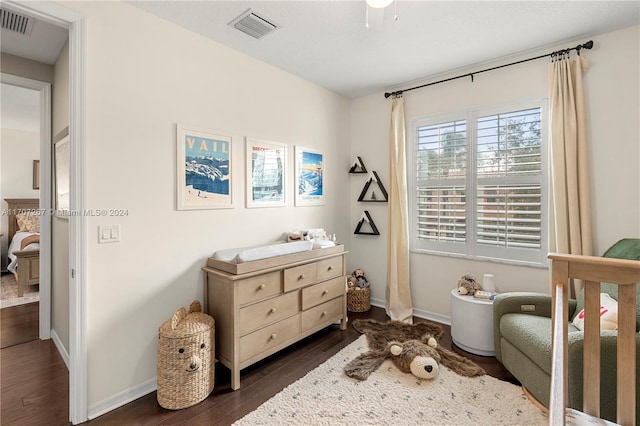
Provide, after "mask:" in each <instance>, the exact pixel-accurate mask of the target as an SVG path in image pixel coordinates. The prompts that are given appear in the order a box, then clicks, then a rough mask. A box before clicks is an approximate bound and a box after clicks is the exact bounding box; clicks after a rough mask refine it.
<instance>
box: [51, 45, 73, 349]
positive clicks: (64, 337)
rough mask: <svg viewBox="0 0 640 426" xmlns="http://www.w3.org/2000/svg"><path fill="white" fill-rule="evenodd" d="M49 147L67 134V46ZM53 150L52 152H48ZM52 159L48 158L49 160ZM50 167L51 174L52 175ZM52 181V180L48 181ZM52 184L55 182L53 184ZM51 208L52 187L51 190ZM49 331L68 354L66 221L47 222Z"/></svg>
mask: <svg viewBox="0 0 640 426" xmlns="http://www.w3.org/2000/svg"><path fill="white" fill-rule="evenodd" d="M51 98H52V99H51V103H52V107H51V135H52V141H51V142H52V144H55V143H56V142H58V141H59V140H60V139H61V136H62V137H64V135H66V134H68V126H69V43H68V42H67V43H66V44H65V46H64V47H63V48H62V50H61V51H60V55H58V58H57V59H56V62H55V64H54V66H53V85H52V96H51ZM52 149H53V148H52ZM54 158H55V155H52V159H54ZM54 169H55V168H54V167H51V170H52V171H54ZM51 178H52V179H53V176H52V177H51ZM54 182H55V180H54ZM51 188H52V190H53V194H52V196H51V200H53V205H54V207H55V197H56V195H55V188H56V187H55V183H54V184H53V185H52V186H51ZM51 245H52V247H51V329H52V330H54V331H55V332H56V335H57V336H58V338H59V339H60V343H61V344H62V345H63V346H64V348H65V350H66V352H67V353H69V349H70V348H69V221H68V220H67V219H63V218H60V217H57V216H53V217H52V219H51Z"/></svg>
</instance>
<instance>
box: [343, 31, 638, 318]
mask: <svg viewBox="0 0 640 426" xmlns="http://www.w3.org/2000/svg"><path fill="white" fill-rule="evenodd" d="M589 39H590V37H588V36H587V37H583V38H582V39H580V40H577V41H576V42H575V43H574V42H568V43H562V44H559V45H558V46H556V47H551V48H548V49H545V50H543V51H540V52H529V54H527V55H523V56H522V57H519V58H509V59H508V60H507V59H505V60H500V61H496V62H495V63H490V64H484V66H482V67H475V68H473V69H469V70H457V71H456V72H453V73H451V74H449V75H442V76H438V78H434V79H433V80H431V81H436V80H440V79H443V78H448V77H452V76H456V75H461V74H465V73H466V72H471V71H475V70H478V69H482V68H489V67H491V66H496V65H501V64H504V63H508V62H512V61H516V60H519V59H525V58H528V57H533V56H537V55H539V54H544V53H548V52H551V51H553V50H556V49H559V48H565V47H567V46H575V45H576V44H577V43H578V42H584V41H587V40H589ZM593 40H594V42H595V46H594V48H593V50H591V51H584V53H583V55H584V56H585V57H586V58H587V59H588V60H589V62H590V66H589V69H588V71H587V72H586V75H585V85H586V92H587V93H586V96H587V98H586V103H587V131H588V137H589V156H590V159H591V160H590V161H591V164H592V166H591V167H592V174H591V176H592V186H593V187H592V194H593V215H594V224H593V230H594V244H595V247H594V249H595V254H602V253H603V252H604V250H606V248H607V247H609V246H610V245H611V244H613V243H614V242H615V241H617V240H618V239H620V238H623V237H636V238H638V237H640V171H639V170H640V168H639V167H638V164H639V160H640V143H639V129H638V117H639V116H640V112H639V93H640V90H639V84H638V81H639V79H640V67H639V63H638V52H639V50H640V49H639V28H638V27H631V28H627V29H624V30H620V31H616V32H612V33H607V34H602V35H594V36H593ZM548 63H549V61H548V60H538V61H532V62H528V63H524V64H520V65H516V66H513V67H509V68H506V69H502V70H496V71H492V72H488V73H484V74H481V75H476V76H475V82H473V83H472V82H471V81H470V79H460V80H456V81H452V82H448V83H443V84H439V85H435V86H431V87H428V88H423V89H418V90H415V91H412V92H408V93H406V94H405V96H404V98H405V112H406V116H407V132H408V141H407V142H408V144H409V145H410V144H411V140H410V127H409V126H410V123H411V120H412V119H413V118H418V117H427V116H432V115H437V114H441V113H446V112H452V111H457V110H462V109H466V108H471V107H474V106H483V105H494V104H502V103H507V102H510V101H517V100H520V99H523V98H546V97H547V66H548ZM428 82H429V81H425V82H420V83H417V84H415V85H418V84H423V83H428ZM410 86H414V84H412V85H410ZM408 87H409V86H408ZM390 108H391V100H387V99H385V98H384V97H383V94H382V93H379V94H375V95H372V96H367V97H362V98H359V99H355V100H353V101H352V103H351V117H352V121H351V145H350V149H351V155H350V158H351V159H353V158H355V156H356V155H360V156H361V157H362V158H363V160H364V162H365V165H366V167H367V169H370V170H376V171H378V174H379V175H380V178H381V179H382V181H383V183H386V182H388V181H389V173H388V164H387V163H388V154H387V150H388V148H387V147H388V134H389V122H390ZM352 176H353V177H352V178H351V202H350V204H351V226H352V228H355V224H356V223H357V221H358V219H359V218H360V215H361V214H362V210H365V209H368V210H369V211H370V212H371V214H372V216H373V219H374V221H375V223H376V225H377V227H378V228H379V230H380V232H381V236H379V237H370V236H358V235H354V236H352V237H351V254H350V256H349V258H348V262H349V265H350V269H354V268H355V267H360V268H363V269H364V270H365V272H366V273H367V276H368V278H369V280H370V281H371V282H372V298H373V299H375V301H376V302H378V303H384V297H385V281H386V236H387V235H388V234H387V210H386V204H385V205H378V204H377V203H375V204H374V203H366V204H364V203H358V202H357V201H356V200H357V198H358V195H359V194H360V191H361V189H362V185H363V184H364V180H365V178H364V177H360V176H365V175H352ZM487 272H491V273H493V274H494V275H495V279H496V285H497V287H498V289H499V290H500V291H502V292H506V291H541V292H548V289H549V284H548V271H547V270H546V269H542V268H531V267H518V266H511V265H505V264H498V263H488V262H477V261H469V260H462V259H455V258H450V257H442V256H432V255H425V254H419V253H412V254H411V291H412V296H413V304H414V308H415V310H416V313H417V314H419V315H422V316H426V317H429V318H433V319H438V320H441V321H445V322H446V321H448V320H449V318H450V299H449V298H450V294H449V293H450V291H451V289H453V288H455V287H456V283H457V279H458V277H459V276H460V275H462V274H464V273H472V274H474V275H476V276H478V277H481V276H482V274H483V273H487Z"/></svg>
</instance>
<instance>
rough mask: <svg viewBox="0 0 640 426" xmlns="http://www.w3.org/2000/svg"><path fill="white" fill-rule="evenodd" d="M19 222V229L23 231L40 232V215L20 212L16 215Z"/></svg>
mask: <svg viewBox="0 0 640 426" xmlns="http://www.w3.org/2000/svg"><path fill="white" fill-rule="evenodd" d="M16 221H17V222H18V231H22V232H40V216H36V215H33V214H29V213H18V214H17V215H16Z"/></svg>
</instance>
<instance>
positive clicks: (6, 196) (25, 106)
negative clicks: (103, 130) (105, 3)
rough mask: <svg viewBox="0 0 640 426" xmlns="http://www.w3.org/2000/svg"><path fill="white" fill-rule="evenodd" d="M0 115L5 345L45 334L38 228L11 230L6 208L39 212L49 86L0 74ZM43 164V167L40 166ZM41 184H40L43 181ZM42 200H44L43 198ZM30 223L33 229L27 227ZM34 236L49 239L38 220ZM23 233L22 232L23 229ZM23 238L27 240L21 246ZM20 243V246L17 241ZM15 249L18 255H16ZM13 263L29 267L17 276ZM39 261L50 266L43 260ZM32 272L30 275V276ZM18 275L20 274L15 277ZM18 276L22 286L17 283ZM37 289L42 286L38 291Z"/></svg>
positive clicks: (45, 287) (45, 282) (45, 290)
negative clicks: (27, 278)
mask: <svg viewBox="0 0 640 426" xmlns="http://www.w3.org/2000/svg"><path fill="white" fill-rule="evenodd" d="M1 84H2V87H1V88H2V92H1V93H2V97H1V103H2V108H1V114H0V115H1V119H0V122H2V144H1V148H0V152H1V155H0V158H1V159H2V167H0V175H1V182H2V183H1V184H0V199H1V200H2V203H3V204H2V205H3V208H5V209H6V208H7V207H8V209H7V210H6V213H7V214H3V215H2V223H1V225H0V229H2V230H3V231H2V236H1V238H2V240H1V242H2V277H1V283H2V300H1V304H2V309H1V310H0V313H1V317H2V318H1V319H2V335H1V339H0V346H1V347H3V348H4V347H8V346H12V345H16V344H19V343H24V342H28V341H31V340H34V339H38V338H41V339H48V338H49V337H50V329H51V321H50V312H51V308H50V300H51V298H50V291H49V289H50V279H49V274H48V272H47V269H46V268H41V267H39V265H38V263H39V261H38V259H39V257H40V256H39V255H38V254H39V245H40V243H39V241H38V238H39V235H38V232H37V231H38V229H37V228H39V226H36V225H34V224H33V223H32V224H31V226H30V227H29V228H30V229H28V231H31V232H15V231H16V228H15V227H14V225H13V223H10V222H13V221H15V216H14V214H13V213H16V212H15V211H12V210H17V209H24V210H27V211H30V212H32V213H33V210H36V212H38V213H39V212H41V211H44V210H41V209H40V208H39V207H42V206H46V205H47V204H43V202H42V201H38V200H39V198H40V188H41V186H44V187H43V190H46V188H45V187H48V188H50V185H47V184H46V182H43V181H44V180H46V175H42V174H41V173H40V169H41V167H40V162H41V159H43V160H44V161H45V162H46V161H48V160H49V158H48V156H47V155H46V154H45V155H44V156H43V155H42V152H43V150H46V149H47V147H48V146H49V141H50V133H51V132H50V130H48V129H50V123H51V117H50V116H51V107H50V100H51V99H50V84H49V83H45V82H41V81H36V80H30V79H26V78H20V77H16V76H13V75H5V74H3V75H2V83H1ZM45 168H46V167H45ZM43 184H44V185H43ZM44 202H45V203H46V197H45V200H44ZM32 219H34V220H35V221H36V222H35V223H36V224H37V223H38V222H42V221H48V220H49V218H48V217H47V216H46V215H40V214H36V215H35V217H32ZM34 226H36V228H35V229H34V228H33V227H34ZM42 228H43V229H42V230H41V232H40V235H42V236H43V240H44V241H45V242H46V241H49V240H50V235H49V232H48V231H49V229H50V227H49V226H48V225H47V224H43V227H42ZM23 231H27V230H26V229H25V230H23ZM27 242H29V244H25V243H27ZM21 243H22V244H21ZM16 252H17V253H18V254H17V255H16ZM43 255H44V256H49V255H50V250H44V253H43ZM18 263H19V264H20V265H23V266H22V267H21V269H22V268H26V269H27V270H29V274H28V275H29V280H28V281H27V282H26V283H25V281H26V280H25V277H26V276H27V275H21V274H20V273H19V272H18V271H17V270H16V268H17V266H18ZM43 264H44V265H48V264H50V262H49V261H47V260H45V261H44V262H43ZM40 270H42V271H43V274H42V275H43V277H42V279H41V280H40V281H38V279H37V278H38V272H39V271H40ZM31 273H33V276H31ZM20 277H21V278H20ZM18 279H19V280H20V281H21V282H23V284H22V285H21V286H20V287H19V286H18ZM40 289H42V290H41V291H40Z"/></svg>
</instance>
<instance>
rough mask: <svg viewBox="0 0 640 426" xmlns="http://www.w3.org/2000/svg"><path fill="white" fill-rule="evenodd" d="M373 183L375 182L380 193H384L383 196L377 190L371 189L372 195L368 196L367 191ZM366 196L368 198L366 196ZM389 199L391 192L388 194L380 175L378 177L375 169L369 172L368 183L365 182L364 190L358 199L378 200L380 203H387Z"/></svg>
mask: <svg viewBox="0 0 640 426" xmlns="http://www.w3.org/2000/svg"><path fill="white" fill-rule="evenodd" d="M371 184H375V185H376V186H377V187H378V189H379V190H380V193H381V194H382V198H380V196H379V195H376V192H375V190H372V191H371V195H370V196H368V197H367V191H369V187H370V186H371ZM365 197H366V198H365ZM388 200H389V194H387V190H386V189H385V188H384V185H383V184H382V181H381V180H380V177H378V173H376V171H375V170H374V171H373V172H371V173H370V174H369V179H367V183H365V185H364V188H362V192H361V193H360V196H359V197H358V201H363V202H374V203H375V202H378V203H386V202H387V201H388Z"/></svg>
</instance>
